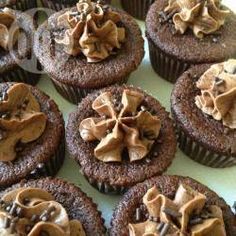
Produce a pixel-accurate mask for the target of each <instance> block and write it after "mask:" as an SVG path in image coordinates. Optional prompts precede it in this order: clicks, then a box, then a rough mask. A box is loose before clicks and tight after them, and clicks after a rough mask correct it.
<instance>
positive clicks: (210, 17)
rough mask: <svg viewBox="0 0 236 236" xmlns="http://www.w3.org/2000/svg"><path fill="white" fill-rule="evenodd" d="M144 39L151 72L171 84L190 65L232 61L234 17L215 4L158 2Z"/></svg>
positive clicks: (187, 0) (235, 52)
mask: <svg viewBox="0 0 236 236" xmlns="http://www.w3.org/2000/svg"><path fill="white" fill-rule="evenodd" d="M146 36H147V39H148V43H149V51H150V60H151V63H152V66H153V68H154V70H155V71H156V72H157V73H158V74H159V75H160V76H161V77H163V78H164V79H166V80H168V81H170V82H173V83H174V82H175V81H176V79H177V78H178V77H179V76H180V75H181V74H182V73H183V72H184V71H186V70H187V69H188V68H189V67H190V66H192V65H197V64H203V63H216V62H222V61H225V60H227V59H228V58H232V57H236V47H235V44H236V15H235V14H234V13H233V12H232V11H230V10H229V9H228V8H226V7H225V6H224V5H221V1H218V0H204V1H195V0H194V1H192V0H184V1H181V2H179V1H177V0H174V1H173V0H169V1H168V0H158V1H156V2H155V3H154V4H153V5H152V6H151V7H150V10H149V12H148V15H147V19H146Z"/></svg>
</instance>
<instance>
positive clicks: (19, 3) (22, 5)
mask: <svg viewBox="0 0 236 236" xmlns="http://www.w3.org/2000/svg"><path fill="white" fill-rule="evenodd" d="M4 7H9V8H12V9H16V10H21V11H26V10H28V9H31V8H35V7H37V0H3V1H0V8H4Z"/></svg>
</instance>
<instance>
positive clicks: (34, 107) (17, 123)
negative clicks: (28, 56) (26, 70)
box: [0, 83, 47, 162]
mask: <svg viewBox="0 0 236 236" xmlns="http://www.w3.org/2000/svg"><path fill="white" fill-rule="evenodd" d="M4 97H5V99H4V100H1V101H0V136H1V138H0V161H4V162H7V161H13V160H14V159H15V158H16V145H17V144H18V143H19V142H20V143H29V142H32V141H34V140H36V139H38V138H39V137H40V136H41V135H42V133H43V132H44V130H45V128H46V122H47V117H46V115H45V114H44V113H42V112H40V105H39V103H38V101H37V100H36V98H35V97H34V95H33V94H32V93H31V91H30V88H29V87H28V86H27V85H25V84H22V83H18V84H14V85H13V86H11V87H10V88H9V89H8V90H7V92H6V95H4Z"/></svg>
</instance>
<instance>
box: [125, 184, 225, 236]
mask: <svg viewBox="0 0 236 236" xmlns="http://www.w3.org/2000/svg"><path fill="white" fill-rule="evenodd" d="M143 203H144V204H145V205H146V207H147V210H148V213H149V219H148V220H146V221H145V222H142V223H138V224H129V235H130V236H144V235H148V236H165V235H173V236H183V235H185V236H212V235H214V236H226V232H225V226H224V221H223V215H222V210H221V209H220V208H219V207H218V206H216V205H207V204H206V196H205V195H203V194H201V193H199V192H197V191H195V190H193V189H192V188H190V187H189V186H186V185H182V184H181V185H180V186H179V188H178V190H177V192H176V195H175V198H174V200H171V199H169V198H167V197H165V196H164V195H162V194H160V193H159V191H158V189H157V188H156V187H155V186H154V187H153V188H151V189H149V190H148V191H147V193H146V194H145V195H144V197H143ZM150 216H151V217H150ZM150 218H156V219H158V221H151V220H150Z"/></svg>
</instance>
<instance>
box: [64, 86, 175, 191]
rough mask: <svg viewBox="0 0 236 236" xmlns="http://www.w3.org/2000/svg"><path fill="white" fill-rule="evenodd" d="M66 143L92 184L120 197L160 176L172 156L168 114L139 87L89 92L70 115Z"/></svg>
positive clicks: (172, 138) (171, 126)
mask: <svg viewBox="0 0 236 236" xmlns="http://www.w3.org/2000/svg"><path fill="white" fill-rule="evenodd" d="M66 140H67V145H68V149H69V152H70V154H71V156H72V157H73V158H74V159H75V160H76V161H77V162H78V164H79V165H80V167H81V172H82V173H83V174H84V176H85V177H86V178H87V179H88V181H89V182H90V184H91V185H93V186H94V187H95V188H97V189H98V190H99V191H101V192H104V193H123V192H124V191H125V190H126V189H127V188H129V187H131V186H132V185H134V184H136V183H138V182H142V181H143V180H145V179H146V178H148V177H152V176H154V175H160V174H162V173H163V172H164V171H165V170H166V169H167V167H168V166H169V165H170V164H171V162H172V160H173V158H174V156H175V152H176V140H175V133H174V129H173V124H172V121H171V119H170V118H169V114H168V113H167V112H166V111H165V109H164V108H163V107H162V106H161V105H160V103H159V102H158V101H157V100H156V99H154V98H153V97H151V96H149V95H148V94H146V93H145V92H143V91H142V90H140V89H137V88H134V87H128V86H113V87H109V88H106V89H103V90H100V91H97V92H94V93H92V94H89V95H88V96H87V97H86V98H85V99H83V100H82V102H81V103H80V104H79V106H78V108H77V110H76V111H75V112H73V113H71V114H70V116H69V120H68V125H67V130H66Z"/></svg>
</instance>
